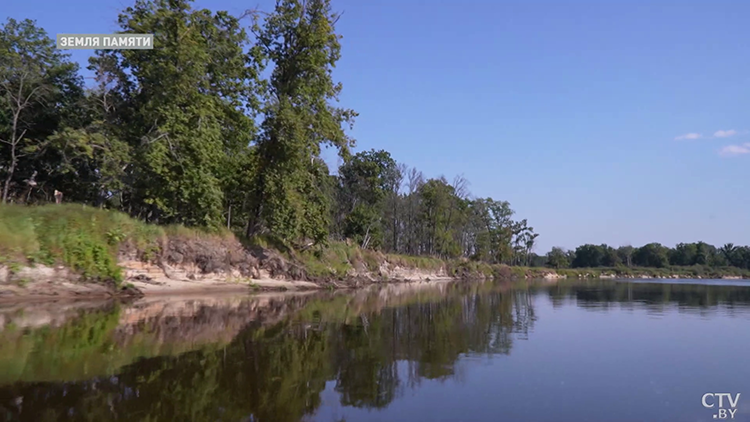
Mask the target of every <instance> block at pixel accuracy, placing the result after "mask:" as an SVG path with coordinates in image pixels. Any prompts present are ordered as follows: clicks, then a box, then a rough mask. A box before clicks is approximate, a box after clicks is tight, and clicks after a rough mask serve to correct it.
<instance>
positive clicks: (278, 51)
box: [247, 0, 356, 243]
mask: <svg viewBox="0 0 750 422" xmlns="http://www.w3.org/2000/svg"><path fill="white" fill-rule="evenodd" d="M337 20H338V15H336V14H335V13H332V12H331V6H330V0H309V1H301V0H278V1H277V2H276V7H275V10H274V11H273V12H272V13H271V14H270V15H268V16H267V17H266V19H265V22H264V25H263V26H262V27H260V26H256V27H255V32H256V36H257V38H258V50H259V54H258V55H259V56H260V57H263V58H265V59H267V60H269V61H270V62H272V63H273V65H274V67H273V71H272V74H271V78H270V83H269V90H268V92H267V94H268V95H267V97H266V105H265V107H264V109H263V114H264V116H265V117H264V121H263V124H262V125H261V135H260V137H259V139H258V141H257V143H256V152H255V153H256V154H257V163H258V168H257V170H256V172H255V176H254V178H253V182H252V191H251V204H252V208H251V214H250V217H249V222H248V228H247V234H248V235H254V234H258V233H261V232H263V231H265V230H270V231H272V232H274V233H275V234H277V235H278V236H280V237H281V238H282V239H285V240H289V241H296V240H298V239H302V238H307V239H312V242H313V243H321V242H323V241H324V240H325V239H326V237H327V234H328V210H329V198H326V197H325V196H324V195H322V192H321V191H320V189H319V188H318V183H319V182H320V180H319V179H318V175H319V174H320V173H321V172H320V171H319V170H320V167H319V166H318V167H317V168H316V164H315V163H316V158H317V157H319V155H320V149H321V145H324V144H325V145H331V146H333V147H334V148H336V149H337V150H338V152H339V155H340V156H341V157H342V158H344V159H345V160H346V159H347V158H348V156H349V148H350V147H351V146H353V145H354V141H353V140H352V139H350V138H349V137H348V136H347V135H346V133H345V132H344V129H343V128H342V125H344V124H348V125H351V124H353V120H354V117H356V113H355V112H353V111H352V110H348V109H343V108H337V107H334V106H332V105H331V104H330V102H331V101H334V100H337V98H338V95H339V93H340V92H341V84H337V83H334V82H333V79H332V76H331V69H332V67H333V66H335V64H336V62H337V61H338V60H339V58H340V50H341V46H340V44H339V38H340V37H339V36H338V35H337V34H336V33H335V32H334V26H335V23H336V21H337Z"/></svg>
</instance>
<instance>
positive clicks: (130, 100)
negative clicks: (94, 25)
mask: <svg viewBox="0 0 750 422" xmlns="http://www.w3.org/2000/svg"><path fill="white" fill-rule="evenodd" d="M119 22H120V26H121V28H122V30H123V32H126V33H128V32H130V33H133V32H134V33H153V34H155V39H154V44H155V47H156V48H154V49H153V50H148V51H143V50H112V51H99V52H98V53H97V55H96V57H94V58H93V59H92V60H91V63H92V67H93V68H96V69H100V70H101V71H102V72H104V73H105V74H106V77H107V78H109V79H112V80H114V81H116V82H115V84H114V87H113V88H112V94H113V97H119V98H120V99H121V104H120V107H119V109H118V110H117V114H118V115H119V116H120V117H119V121H118V124H119V126H120V128H119V131H120V134H119V135H120V137H121V139H123V140H125V141H126V142H127V143H128V145H130V147H131V149H132V151H133V165H132V166H129V167H128V169H127V173H128V177H130V178H131V179H132V180H131V182H130V184H131V186H130V189H129V191H130V196H129V197H128V198H127V201H128V202H129V205H128V206H129V208H131V209H132V213H134V214H136V215H140V216H142V217H143V218H145V219H147V220H150V221H154V222H160V223H172V222H180V223H183V224H188V225H202V226H209V227H216V226H219V225H221V224H223V220H224V219H223V216H222V214H223V213H222V211H223V207H224V204H225V203H229V204H232V203H236V202H237V200H238V199H237V195H232V196H229V197H227V196H225V191H224V190H225V189H230V188H233V187H236V185H237V183H236V179H235V178H234V177H233V175H232V174H231V172H232V171H239V170H241V169H240V166H241V165H248V162H249V160H247V159H246V149H247V147H248V143H249V140H250V139H251V138H252V137H253V135H254V124H253V120H252V116H253V109H254V108H257V101H256V99H255V93H256V90H257V86H256V85H257V81H256V79H257V76H258V66H254V65H253V60H252V59H253V57H254V56H253V55H252V54H251V55H248V54H246V53H245V52H244V51H243V49H244V47H246V46H247V43H248V41H249V39H248V37H247V34H246V33H245V31H244V30H243V29H242V28H241V27H240V22H239V19H238V18H235V17H233V16H231V15H229V14H228V13H226V12H217V13H212V12H211V11H209V10H193V9H192V8H191V1H189V0H174V1H171V0H137V1H136V3H135V5H134V6H133V7H129V8H127V9H125V11H123V13H121V14H120V17H119ZM227 170H229V171H230V172H229V173H228V172H227Z"/></svg>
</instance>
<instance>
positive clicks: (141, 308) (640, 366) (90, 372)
mask: <svg viewBox="0 0 750 422" xmlns="http://www.w3.org/2000/svg"><path fill="white" fill-rule="evenodd" d="M749 362H750V284H748V283H747V282H740V281H737V282H734V281H706V280H692V281H691V280H682V281H679V282H675V281H670V282H668V283H654V282H649V281H632V280H631V281H624V282H618V281H614V280H592V281H561V282H560V283H557V284H554V283H552V284H551V283H549V282H543V281H538V282H518V283H512V284H508V283H493V282H485V283H468V282H455V283H432V284H430V283H423V284H408V285H388V286H386V287H382V288H372V289H367V290H359V291H355V292H326V293H308V294H268V293H265V294H259V295H254V296H236V295H227V296H215V297H210V298H208V297H172V298H157V297H150V298H145V299H140V300H137V301H135V302H130V303H115V302H60V303H26V304H14V305H11V304H2V305H0V420H7V421H15V420H21V421H35V422H40V421H109V420H118V421H248V422H250V421H253V422H255V421H262V422H266V421H273V422H295V421H320V422H341V421H348V422H357V421H390V422H407V421H408V422H412V421H430V422H439V421H466V422H485V421H486V422H490V421H492V422H496V421H515V422H519V421H529V422H553V421H554V422H584V421H592V422H607V421H612V422H635V421H669V422H675V421H686V422H694V421H695V422H698V421H711V420H720V419H722V416H723V415H726V416H727V417H726V420H735V421H750V363H749ZM707 393H711V394H714V395H706V394H707ZM721 393H727V394H729V395H727V396H718V395H716V394H721ZM737 393H740V394H741V395H740V397H739V399H738V400H737V396H736V394H737ZM719 398H721V399H722V406H721V407H720V405H719ZM729 399H731V402H730V400H729ZM704 403H705V404H706V405H707V406H713V407H705V406H704ZM732 404H736V407H732ZM715 415H716V417H714V416H715ZM730 415H731V416H733V418H730V417H729V416H730Z"/></svg>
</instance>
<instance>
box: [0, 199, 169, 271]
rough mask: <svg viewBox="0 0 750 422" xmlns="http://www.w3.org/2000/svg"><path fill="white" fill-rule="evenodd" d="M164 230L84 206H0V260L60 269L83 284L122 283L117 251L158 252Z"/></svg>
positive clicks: (123, 215)
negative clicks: (79, 277)
mask: <svg viewBox="0 0 750 422" xmlns="http://www.w3.org/2000/svg"><path fill="white" fill-rule="evenodd" d="M164 236H165V231H164V229H163V228H161V227H158V226H152V225H147V224H145V223H141V222H139V221H136V220H133V219H131V218H130V217H128V216H127V215H125V214H122V213H119V212H114V211H105V210H101V209H97V208H93V207H86V206H83V205H73V204H66V205H46V206H38V207H26V206H18V205H3V206H0V256H2V257H3V261H4V263H5V264H6V265H8V267H9V268H10V269H11V271H12V269H13V268H14V267H18V266H19V265H22V264H24V265H25V264H31V265H34V264H44V265H50V266H51V265H57V264H61V265H65V266H67V267H69V268H71V269H73V270H75V271H77V272H79V273H80V274H81V275H82V276H83V278H84V279H87V280H108V281H109V280H111V281H114V282H116V283H119V282H121V281H122V273H121V269H120V268H119V267H118V266H117V252H118V250H119V248H120V247H121V246H122V245H123V244H124V243H129V244H130V245H132V246H133V247H135V248H137V249H138V250H142V251H153V250H158V248H159V242H160V240H161V239H162V238H163V237H164Z"/></svg>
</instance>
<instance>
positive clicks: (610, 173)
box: [2, 0, 750, 253]
mask: <svg viewBox="0 0 750 422" xmlns="http://www.w3.org/2000/svg"><path fill="white" fill-rule="evenodd" d="M251 3H252V4H249V3H248V2H246V1H244V0H242V1H241V0H215V1H211V2H208V1H198V2H197V3H196V5H197V6H198V7H209V6H210V8H212V9H214V10H218V9H224V10H229V11H230V12H237V13H238V12H241V11H242V10H244V9H245V8H247V7H252V6H255V4H259V5H260V7H261V8H265V9H269V8H270V7H271V6H272V2H270V1H268V0H259V2H258V3H255V2H251ZM74 4H75V5H77V7H74V6H72V5H74ZM130 4H131V2H130V1H128V0H69V1H65V2H61V1H57V0H23V1H11V0H4V1H3V6H2V13H3V14H6V15H7V16H10V17H14V18H17V19H22V18H32V19H36V20H37V22H38V23H39V24H40V25H41V26H42V27H44V28H45V29H46V30H47V31H48V32H49V33H50V34H51V35H52V36H53V37H54V35H55V34H56V33H108V32H114V31H116V30H117V29H118V28H117V25H116V16H117V12H118V11H119V10H121V9H123V8H125V7H127V6H129V5H130ZM334 6H335V7H336V8H337V9H338V10H344V15H343V17H342V18H341V20H340V21H339V25H338V31H339V32H340V33H341V34H342V35H343V36H344V39H343V40H342V46H343V51H342V55H343V57H342V60H341V61H340V63H339V65H338V66H337V69H336V73H335V76H336V78H337V79H338V80H340V81H341V82H342V83H343V85H344V92H343V95H342V98H341V100H342V105H344V106H346V107H350V108H353V109H355V110H356V111H358V112H359V113H360V117H359V118H358V120H357V123H356V125H355V128H354V130H353V132H352V135H353V136H354V137H355V138H356V139H357V141H358V147H357V150H362V149H370V148H376V149H381V148H382V149H386V150H388V151H390V152H391V153H392V155H393V156H394V158H395V159H396V160H398V161H401V162H404V163H406V164H408V165H410V166H415V167H417V168H419V169H420V170H422V171H423V172H424V173H425V174H426V175H427V176H431V177H435V176H439V175H441V174H444V175H445V176H446V177H448V178H449V179H452V178H453V176H455V175H456V174H463V175H464V176H465V177H466V178H467V179H469V181H470V182H471V186H470V187H471V190H472V193H473V194H474V195H476V196H482V197H487V196H491V197H493V198H496V199H503V200H508V201H510V203H511V205H512V207H513V208H514V209H515V210H516V211H517V212H518V216H519V217H521V218H527V219H528V220H529V222H530V224H531V225H532V226H533V227H534V228H535V229H536V230H537V232H539V233H540V237H539V239H538V245H539V246H538V247H537V252H540V253H543V252H546V251H547V250H549V248H551V247H552V246H563V247H566V248H573V247H575V246H577V245H579V244H582V243H597V244H598V243H609V244H612V245H621V244H633V245H636V246H639V245H641V244H644V243H647V242H652V241H658V242H661V243H663V244H666V245H669V246H672V245H674V244H675V243H677V242H682V241H684V242H691V241H698V240H703V241H707V242H709V243H713V244H722V243H726V242H734V243H738V244H750V213H749V212H748V208H750V195H748V186H750V183H748V182H750V179H749V178H748V176H749V175H750V132H748V130H750V115H749V114H748V110H750V55H749V54H748V50H747V40H748V39H750V38H749V36H750V27H749V26H748V25H747V19H746V17H747V16H749V15H750V2H742V1H739V0H736V1H716V0H714V1H708V0H706V1H702V2H696V1H689V0H687V1H680V2H678V1H656V0H655V1H648V2H646V1H604V0H602V1H586V2H579V1H555V2H553V1H544V2H543V1H525V2H521V1H516V2H504V1H489V0H484V1H470V0H467V1H457V0H456V1H437V0H435V1H416V0H400V1H395V0H387V1H370V2H365V1H354V0H350V1H343V0H338V1H337V0H334ZM87 54H88V52H86V51H77V52H76V53H75V55H74V58H75V59H76V60H79V61H81V62H85V60H86V56H87Z"/></svg>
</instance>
